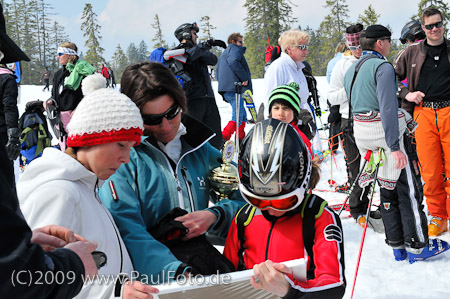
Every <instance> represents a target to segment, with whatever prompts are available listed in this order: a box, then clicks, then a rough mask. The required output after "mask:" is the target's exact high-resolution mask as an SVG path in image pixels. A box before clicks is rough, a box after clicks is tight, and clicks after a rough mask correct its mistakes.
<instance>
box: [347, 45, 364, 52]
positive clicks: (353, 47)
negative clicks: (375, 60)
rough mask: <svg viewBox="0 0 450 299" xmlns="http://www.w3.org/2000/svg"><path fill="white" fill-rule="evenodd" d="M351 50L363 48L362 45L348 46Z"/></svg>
mask: <svg viewBox="0 0 450 299" xmlns="http://www.w3.org/2000/svg"><path fill="white" fill-rule="evenodd" d="M348 48H349V49H350V50H351V51H356V50H361V45H358V46H348Z"/></svg>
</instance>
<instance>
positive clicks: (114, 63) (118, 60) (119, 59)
mask: <svg viewBox="0 0 450 299" xmlns="http://www.w3.org/2000/svg"><path fill="white" fill-rule="evenodd" d="M127 65H128V58H127V56H126V55H125V53H124V52H123V50H122V48H121V47H120V44H118V45H117V47H116V50H115V51H114V54H113V56H112V58H111V67H112V69H113V70H114V77H115V79H116V82H120V80H121V79H122V74H123V72H124V70H125V68H126V67H127Z"/></svg>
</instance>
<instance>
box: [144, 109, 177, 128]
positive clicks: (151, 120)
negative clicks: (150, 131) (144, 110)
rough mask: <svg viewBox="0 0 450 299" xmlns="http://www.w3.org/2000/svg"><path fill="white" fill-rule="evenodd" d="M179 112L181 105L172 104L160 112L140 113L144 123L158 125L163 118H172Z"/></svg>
mask: <svg viewBox="0 0 450 299" xmlns="http://www.w3.org/2000/svg"><path fill="white" fill-rule="evenodd" d="M180 112H181V107H180V106H178V104H173V105H172V106H171V107H170V108H169V109H167V111H166V112H164V113H161V114H142V119H143V120H144V125H147V126H156V125H160V124H161V122H162V120H163V118H167V120H172V119H174V118H175V117H176V116H177V115H178V113H180Z"/></svg>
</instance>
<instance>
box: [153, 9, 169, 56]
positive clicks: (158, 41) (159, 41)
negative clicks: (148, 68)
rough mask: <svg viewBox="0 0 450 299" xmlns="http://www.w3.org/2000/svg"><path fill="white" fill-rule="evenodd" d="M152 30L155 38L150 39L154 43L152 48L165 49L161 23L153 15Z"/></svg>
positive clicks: (156, 16)
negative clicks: (154, 31)
mask: <svg viewBox="0 0 450 299" xmlns="http://www.w3.org/2000/svg"><path fill="white" fill-rule="evenodd" d="M152 27H153V29H155V30H156V34H155V37H153V38H152V42H155V44H154V45H153V47H154V48H159V47H164V48H167V43H166V41H165V40H164V36H163V34H162V29H161V23H160V22H159V16H158V14H155V18H154V23H153V24H152Z"/></svg>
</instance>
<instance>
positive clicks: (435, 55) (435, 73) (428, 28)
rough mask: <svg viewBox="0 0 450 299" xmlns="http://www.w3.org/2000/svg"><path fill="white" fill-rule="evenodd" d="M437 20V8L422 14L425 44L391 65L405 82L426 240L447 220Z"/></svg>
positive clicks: (441, 42) (447, 44) (448, 94)
mask: <svg viewBox="0 0 450 299" xmlns="http://www.w3.org/2000/svg"><path fill="white" fill-rule="evenodd" d="M442 21H443V18H442V13H441V12H440V11H439V10H438V9H436V8H427V9H425V10H424V11H423V13H422V17H421V23H422V29H423V30H424V31H425V35H426V39H424V40H423V41H421V42H419V43H415V44H412V45H410V46H409V47H408V48H406V49H405V50H404V51H403V52H402V53H400V54H399V56H398V57H397V59H396V61H395V66H394V67H395V72H396V74H397V77H398V79H399V82H400V81H401V80H403V79H405V78H408V82H407V86H406V87H405V86H403V85H402V84H401V83H400V84H399V90H400V92H399V96H400V98H402V99H403V102H402V106H403V107H404V108H405V109H406V110H407V111H408V112H410V113H411V112H412V111H414V119H415V120H416V122H417V123H418V124H419V127H418V128H417V130H416V132H415V137H416V141H417V154H418V156H419V161H420V165H421V173H422V178H423V181H424V182H425V185H424V195H425V197H426V200H427V206H428V212H429V214H430V215H431V221H430V223H429V225H428V234H429V235H430V236H438V235H440V234H442V233H443V232H445V231H447V229H448V218H449V215H450V199H449V196H450V181H448V180H445V178H449V177H450V76H449V75H448V74H449V73H450V52H449V51H448V49H449V48H450V41H449V40H447V39H446V38H445V37H444V27H443V22H442ZM415 105H418V106H415ZM442 173H444V176H443V175H442ZM444 177H445V178H444Z"/></svg>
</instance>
